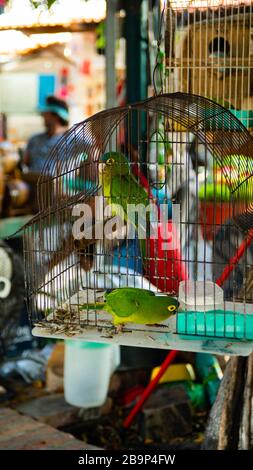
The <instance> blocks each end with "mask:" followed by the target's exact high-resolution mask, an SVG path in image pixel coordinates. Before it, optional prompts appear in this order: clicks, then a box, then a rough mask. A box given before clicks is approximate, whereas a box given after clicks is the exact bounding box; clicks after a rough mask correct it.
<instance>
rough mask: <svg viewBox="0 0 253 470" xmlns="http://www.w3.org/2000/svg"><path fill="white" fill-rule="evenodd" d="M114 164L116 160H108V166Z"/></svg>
mask: <svg viewBox="0 0 253 470" xmlns="http://www.w3.org/2000/svg"><path fill="white" fill-rule="evenodd" d="M113 163H114V158H108V160H107V162H106V164H107V165H112V164H113Z"/></svg>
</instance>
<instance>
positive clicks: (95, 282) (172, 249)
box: [24, 93, 253, 355]
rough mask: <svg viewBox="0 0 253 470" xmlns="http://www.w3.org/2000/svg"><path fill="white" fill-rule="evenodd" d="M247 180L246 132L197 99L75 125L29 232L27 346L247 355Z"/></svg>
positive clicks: (54, 157) (155, 100) (252, 144)
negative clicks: (70, 342)
mask: <svg viewBox="0 0 253 470" xmlns="http://www.w3.org/2000/svg"><path fill="white" fill-rule="evenodd" d="M252 167H253V140H252V137H251V136H250V134H249V132H248V131H247V129H246V128H245V127H244V126H243V124H242V123H241V122H240V121H239V120H238V119H237V118H236V117H235V116H234V115H233V114H232V113H230V111H228V110H226V109H225V108H223V107H222V106H220V105H219V104H217V103H215V102H213V101H211V100H208V99H206V98H203V97H200V96H196V95H191V94H185V93H174V94H163V95H158V96H155V97H152V98H150V99H147V100H145V101H143V102H140V103H137V104H133V105H131V106H127V107H121V108H115V109H112V110H106V111H103V112H100V113H98V114H96V115H94V116H92V117H90V118H88V119H87V120H85V121H84V122H81V123H80V124H77V125H75V126H74V127H73V128H72V129H70V130H69V131H68V132H67V133H66V134H65V135H64V136H63V138H62V139H61V140H60V141H59V143H58V144H57V145H56V147H55V148H54V149H53V151H52V153H51V155H50V156H49V157H48V160H47V162H46V164H45V166H44V169H43V171H42V174H41V176H40V179H39V182H38V190H37V191H38V204H39V209H40V211H39V213H38V214H37V215H36V216H35V217H34V218H33V219H32V221H31V222H29V224H28V225H27V226H26V227H25V229H24V259H25V273H26V289H27V299H28V309H29V314H30V319H31V322H32V325H33V326H34V330H33V331H34V334H35V335H40V336H49V337H57V338H68V337H70V336H73V337H74V338H85V339H86V340H90V341H109V342H116V343H119V344H125V345H135V346H136V345H137V346H138V345H139V346H147V347H153V348H168V349H181V350H192V351H198V350H205V351H215V352H217V353H222V354H224V352H226V353H227V354H242V355H245V354H249V352H250V351H251V349H252V345H253V304H252V301H251V300H247V289H246V284H245V281H246V277H247V273H248V270H249V269H250V267H251V266H252V263H253V244H252V247H251V243H250V242H251V239H252V236H253V231H252V226H253V204H252V200H253V186H252V185H253V183H252Z"/></svg>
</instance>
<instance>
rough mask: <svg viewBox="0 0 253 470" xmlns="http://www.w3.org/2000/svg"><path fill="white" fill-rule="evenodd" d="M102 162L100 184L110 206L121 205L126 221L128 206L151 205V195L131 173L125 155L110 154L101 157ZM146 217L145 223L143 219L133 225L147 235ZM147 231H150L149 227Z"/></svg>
mask: <svg viewBox="0 0 253 470" xmlns="http://www.w3.org/2000/svg"><path fill="white" fill-rule="evenodd" d="M100 162H101V163H102V164H103V165H102V169H101V170H100V184H101V186H102V188H103V194H104V197H105V198H106V199H107V202H108V204H119V205H121V207H122V209H123V211H124V218H125V221H127V220H128V213H127V205H128V204H135V205H138V204H143V205H144V206H145V207H147V206H148V205H149V203H150V201H149V195H148V193H147V191H146V190H145V189H144V188H143V187H142V186H141V185H140V184H139V183H138V181H137V180H136V178H135V177H134V176H133V175H132V173H131V172H130V165H129V161H128V160H127V158H126V157H125V155H123V154H122V153H119V152H108V153H105V154H104V155H103V156H102V157H101V159H100ZM144 215H145V221H144V219H143V218H142V219H141V220H139V221H138V224H136V223H135V222H133V225H134V226H135V228H138V227H137V225H139V226H140V227H141V228H142V230H144V231H145V232H144V233H146V214H144ZM148 215H149V214H148ZM139 219H140V217H139ZM144 224H145V225H144ZM147 229H149V228H148V226H147Z"/></svg>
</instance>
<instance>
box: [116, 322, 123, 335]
mask: <svg viewBox="0 0 253 470" xmlns="http://www.w3.org/2000/svg"><path fill="white" fill-rule="evenodd" d="M123 327H124V325H123V323H119V324H118V325H117V326H116V334H118V333H123Z"/></svg>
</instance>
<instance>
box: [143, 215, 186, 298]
mask: <svg viewBox="0 0 253 470" xmlns="http://www.w3.org/2000/svg"><path fill="white" fill-rule="evenodd" d="M147 258H148V260H147V261H146V263H145V277H146V278H148V280H149V281H150V282H151V283H152V284H154V285H155V286H157V287H158V289H160V290H161V291H163V292H169V293H171V294H177V293H178V288H179V282H180V281H184V280H186V279H187V270H186V266H185V264H184V263H183V262H182V260H181V253H180V240H179V236H178V233H177V230H176V227H175V225H174V224H173V222H172V221H168V222H167V223H166V224H163V223H159V224H158V237H156V235H155V234H154V235H152V236H151V237H150V239H148V240H147Z"/></svg>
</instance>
